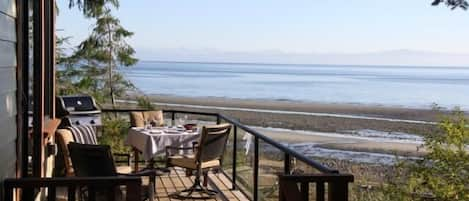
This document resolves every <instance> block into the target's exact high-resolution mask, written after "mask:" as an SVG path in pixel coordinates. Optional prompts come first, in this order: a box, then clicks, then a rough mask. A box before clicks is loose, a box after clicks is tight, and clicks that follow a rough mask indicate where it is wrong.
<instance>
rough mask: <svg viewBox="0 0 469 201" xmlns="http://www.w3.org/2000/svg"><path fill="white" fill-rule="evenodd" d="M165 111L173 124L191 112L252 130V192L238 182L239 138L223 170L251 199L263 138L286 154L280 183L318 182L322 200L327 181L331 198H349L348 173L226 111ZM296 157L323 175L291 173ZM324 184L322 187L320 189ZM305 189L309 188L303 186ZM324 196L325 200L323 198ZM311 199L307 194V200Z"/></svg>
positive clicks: (331, 200)
mask: <svg viewBox="0 0 469 201" xmlns="http://www.w3.org/2000/svg"><path fill="white" fill-rule="evenodd" d="M102 111H103V112H108V113H125V112H130V111H145V109H122V108H120V109H103V110H102ZM163 112H164V113H165V114H169V115H170V116H171V120H172V123H173V124H174V122H175V119H176V114H191V115H202V116H209V117H212V118H214V120H215V121H216V122H217V124H219V123H221V122H222V121H224V122H227V123H230V124H232V125H233V136H232V137H233V138H234V139H237V136H238V132H239V131H241V130H242V131H245V132H246V133H249V134H251V135H252V136H253V138H254V140H253V144H254V150H253V154H254V159H253V171H252V174H253V175H252V178H253V181H252V186H253V189H250V190H249V191H250V192H245V190H243V188H240V187H239V186H238V185H239V184H238V182H237V178H239V177H238V175H237V172H238V171H237V168H238V167H237V164H238V163H237V160H238V159H237V149H238V146H239V145H238V144H237V140H234V141H233V146H232V149H233V150H232V153H233V154H232V167H231V171H230V172H231V175H230V176H228V174H227V173H226V172H224V171H223V170H222V172H223V173H224V174H225V175H227V176H228V179H230V180H231V182H232V189H239V190H240V191H241V192H243V193H244V194H245V195H247V197H249V198H250V199H251V200H254V201H258V200H260V196H259V178H260V176H259V175H260V174H259V171H260V165H259V159H260V158H259V155H260V151H261V149H260V144H261V141H262V143H266V144H268V145H269V146H272V147H274V148H276V149H277V150H278V151H280V152H281V153H282V154H283V156H284V159H283V173H282V175H281V176H280V178H279V182H280V181H281V180H283V182H285V181H288V182H292V181H294V180H295V181H297V183H303V186H306V184H305V183H316V184H318V186H319V188H318V189H317V191H316V192H317V194H320V195H317V196H316V197H317V198H318V200H320V201H322V200H324V198H325V197H326V196H325V195H326V194H325V191H324V184H325V183H327V187H328V188H327V190H328V191H327V192H328V196H327V197H328V200H329V201H346V200H348V197H347V196H348V183H350V182H353V175H349V174H340V173H339V171H338V170H336V169H332V168H330V167H327V166H325V165H323V164H321V163H319V162H317V161H315V160H312V159H311V158H308V157H306V156H305V155H303V154H301V153H299V152H297V151H295V150H293V149H291V148H289V147H287V146H285V145H284V144H282V143H280V142H277V141H275V140H274V139H272V138H270V137H268V136H266V135H264V134H262V133H260V132H258V131H256V130H254V129H252V128H250V127H248V126H246V125H244V124H242V123H241V122H239V121H238V120H235V119H233V118H231V117H228V116H226V115H223V114H219V113H210V112H198V111H183V110H164V111H163ZM293 159H296V160H297V161H301V162H303V163H304V164H305V165H306V166H309V167H311V168H313V169H315V170H318V171H319V172H321V174H317V175H291V172H292V170H293V167H292V166H293V164H292V160H293ZM279 186H280V189H279V191H280V192H286V191H285V185H283V186H282V185H280V183H279ZM321 186H322V188H321ZM304 188H306V187H304ZM303 190H306V189H299V190H298V192H306V191H303ZM321 198H322V199H321ZM308 199H309V198H308V197H306V200H308ZM283 200H284V201H290V200H291V199H290V197H289V199H283Z"/></svg>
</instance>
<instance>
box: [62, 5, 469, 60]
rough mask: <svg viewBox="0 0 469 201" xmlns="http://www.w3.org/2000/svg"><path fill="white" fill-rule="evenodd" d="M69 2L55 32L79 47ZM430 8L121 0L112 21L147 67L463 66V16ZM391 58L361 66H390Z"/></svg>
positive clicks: (76, 18) (467, 46) (466, 15)
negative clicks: (167, 63) (155, 63)
mask: <svg viewBox="0 0 469 201" xmlns="http://www.w3.org/2000/svg"><path fill="white" fill-rule="evenodd" d="M67 2H68V1H64V0H62V1H58V4H59V8H60V13H59V17H58V20H57V21H58V24H57V28H58V29H60V30H61V31H59V34H60V35H62V36H72V37H73V39H72V40H71V41H72V44H77V43H78V42H79V41H80V40H82V39H84V38H85V37H86V36H87V34H88V33H89V32H90V31H91V24H92V23H93V21H92V20H89V19H85V18H83V17H82V15H81V13H80V12H79V11H77V9H76V8H74V9H69V8H68V7H67ZM431 2H432V0H387V1H385V0H353V1H350V0H328V1H320V0H288V1H286V0H255V1H253V0H234V1H233V0H232V1H220V0H197V1H182V0H133V1H130V0H121V1H120V4H121V5H120V8H119V10H117V11H115V14H116V15H117V16H118V17H119V19H120V20H121V23H122V25H123V26H124V27H126V28H127V29H128V30H130V31H133V32H134V33H135V35H134V36H133V37H132V38H131V39H130V40H129V43H130V44H131V45H132V46H133V47H134V48H135V49H136V50H137V57H139V58H141V59H145V60H183V61H186V60H187V61H191V60H196V61H198V60H214V61H219V60H220V61H234V62H242V61H246V60H248V61H251V60H252V61H253V62H255V61H256V58H260V57H265V58H263V59H258V60H262V62H264V61H265V62H269V61H270V60H275V59H276V57H278V56H281V57H285V60H282V59H280V60H278V59H277V60H278V61H277V60H276V61H274V62H286V61H287V60H288V61H287V62H289V61H291V60H295V59H294V58H297V59H298V58H299V56H302V58H303V57H304V58H303V60H302V59H298V61H297V63H303V62H313V63H328V62H327V61H328V60H327V61H326V60H324V58H323V57H325V56H324V55H326V56H328V57H332V59H331V58H329V60H334V61H335V63H340V62H337V61H339V60H340V61H341V62H345V63H347V62H352V63H356V62H357V61H351V60H347V59H344V55H345V56H346V57H349V56H350V55H352V56H353V55H357V54H359V55H361V56H363V55H367V56H373V55H374V56H375V57H376V55H377V54H380V55H381V54H386V56H388V55H387V54H394V55H395V54H396V53H398V54H408V53H409V52H412V53H413V54H419V56H418V57H416V58H411V59H410V60H409V58H407V60H406V61H404V60H403V59H401V60H402V61H400V60H399V62H397V64H410V65H414V63H417V64H418V63H419V62H421V59H422V57H425V55H432V56H435V54H440V53H441V54H444V55H443V57H444V58H442V59H441V61H438V62H433V63H432V62H430V63H429V64H428V65H440V64H441V63H442V64H449V65H466V64H469V61H468V62H466V59H465V58H469V57H466V56H465V55H469V40H468V37H469V11H463V10H454V11H452V10H450V9H449V8H446V7H444V6H440V7H433V6H431V5H430V4H431ZM162 53H164V54H162ZM162 55H163V56H162ZM201 55H202V56H201ZM239 55H243V56H241V57H240V56H239ZM262 55H263V56H262ZM448 55H449V56H448ZM220 57H222V58H220ZM306 57H307V59H305V58H306ZM437 57H438V56H437ZM456 57H457V58H456ZM380 58H381V57H380ZM398 58H400V57H399V56H398ZM374 59H375V60H376V58H374ZM395 59H396V58H394V57H392V58H388V59H387V60H386V59H384V60H382V61H379V59H378V61H372V60H373V59H369V58H366V59H362V60H359V61H363V62H364V63H367V62H371V63H373V62H374V63H376V62H378V63H379V62H381V63H390V62H391V63H392V62H396V61H395ZM454 59H457V61H454ZM355 60H357V59H355ZM452 60H453V61H452ZM468 60H469V59H468ZM292 62H295V61H292ZM406 62H407V63H406ZM332 63H334V62H332ZM358 63H360V62H358ZM427 63H428V62H427ZM427 63H425V62H422V64H423V65H427Z"/></svg>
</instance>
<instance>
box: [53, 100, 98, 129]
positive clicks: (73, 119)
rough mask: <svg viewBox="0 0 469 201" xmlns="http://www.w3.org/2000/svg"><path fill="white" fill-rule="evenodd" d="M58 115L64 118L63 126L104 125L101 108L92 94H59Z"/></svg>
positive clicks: (57, 101)
mask: <svg viewBox="0 0 469 201" xmlns="http://www.w3.org/2000/svg"><path fill="white" fill-rule="evenodd" d="M56 116H57V117H58V118H62V124H61V126H72V125H93V126H102V121H101V110H99V108H98V106H97V105H96V102H95V101H94V99H93V97H91V96H86V95H83V96H80V95H73V96H58V97H57V98H56Z"/></svg>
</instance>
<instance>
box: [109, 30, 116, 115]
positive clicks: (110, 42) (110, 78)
mask: <svg viewBox="0 0 469 201" xmlns="http://www.w3.org/2000/svg"><path fill="white" fill-rule="evenodd" d="M108 37H109V38H108V40H109V41H108V44H109V66H108V71H109V92H110V94H109V95H110V96H111V104H112V107H113V108H115V107H116V100H115V96H114V87H113V81H112V69H113V66H112V65H113V64H112V62H113V58H112V51H113V48H112V33H111V26H110V25H109V24H108Z"/></svg>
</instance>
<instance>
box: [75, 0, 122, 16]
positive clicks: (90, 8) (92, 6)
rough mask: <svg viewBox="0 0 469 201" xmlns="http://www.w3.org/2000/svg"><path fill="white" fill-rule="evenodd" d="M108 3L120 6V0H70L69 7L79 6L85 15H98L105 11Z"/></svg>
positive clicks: (116, 6)
mask: <svg viewBox="0 0 469 201" xmlns="http://www.w3.org/2000/svg"><path fill="white" fill-rule="evenodd" d="M108 4H111V5H112V6H114V7H115V8H118V7H119V1H118V0H69V2H68V7H69V8H73V7H75V6H76V7H78V9H79V10H81V11H82V12H83V15H84V16H85V17H97V16H99V15H101V14H102V13H103V12H104V11H105V6H106V5H108Z"/></svg>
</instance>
